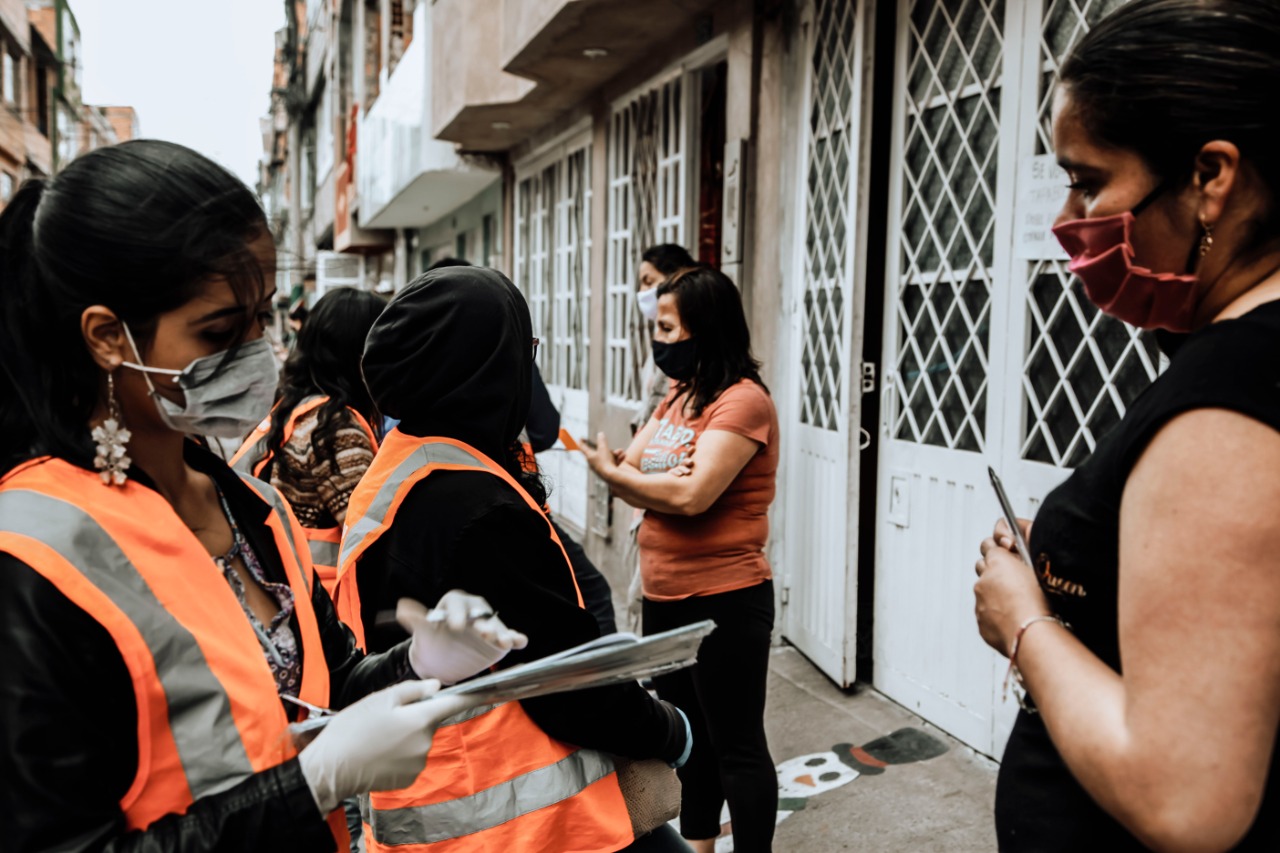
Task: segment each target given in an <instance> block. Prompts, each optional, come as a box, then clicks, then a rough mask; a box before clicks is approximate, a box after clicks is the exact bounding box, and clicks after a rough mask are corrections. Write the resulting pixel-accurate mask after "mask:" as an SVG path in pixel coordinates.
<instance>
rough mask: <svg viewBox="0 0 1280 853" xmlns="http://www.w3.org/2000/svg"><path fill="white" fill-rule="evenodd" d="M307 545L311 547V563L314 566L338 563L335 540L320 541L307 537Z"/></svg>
mask: <svg viewBox="0 0 1280 853" xmlns="http://www.w3.org/2000/svg"><path fill="white" fill-rule="evenodd" d="M307 547H308V548H310V549H311V563H312V564H313V565H315V566H336V565H338V543H337V542H321V541H319V540H316V539H308V540H307Z"/></svg>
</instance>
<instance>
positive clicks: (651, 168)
mask: <svg viewBox="0 0 1280 853" xmlns="http://www.w3.org/2000/svg"><path fill="white" fill-rule="evenodd" d="M684 82H685V77H683V76H680V77H676V78H673V79H671V80H668V81H666V82H665V83H661V84H658V85H656V86H654V87H653V88H650V89H648V90H646V91H644V92H642V93H641V94H639V95H637V96H636V97H635V98H633V99H632V100H630V101H629V102H627V103H625V104H622V105H620V106H619V107H617V108H616V109H615V110H614V113H613V117H612V119H611V121H610V127H609V150H608V163H609V196H608V199H607V204H608V208H607V210H606V220H607V223H608V225H607V233H608V238H609V243H608V246H607V256H606V261H607V263H606V275H607V281H606V284H607V288H606V298H607V304H606V306H605V318H606V319H605V333H606V335H607V336H608V346H607V350H606V360H605V371H606V377H605V389H606V392H607V393H608V396H609V399H610V400H611V401H612V402H615V403H620V404H622V405H634V404H637V403H639V402H640V369H641V367H642V366H643V365H644V361H645V357H646V355H647V353H648V352H649V324H648V323H647V322H645V321H644V318H642V317H641V316H640V312H639V311H638V310H637V309H636V307H635V297H634V295H633V293H634V291H635V287H636V284H635V280H636V265H637V264H639V262H640V253H641V252H642V251H644V250H645V249H646V248H648V247H649V246H652V245H654V244H655V243H678V244H680V245H682V246H683V245H687V244H686V243H685V231H686V210H687V209H688V207H689V198H688V196H689V192H688V190H689V188H688V182H687V180H686V176H687V171H686V160H685V152H686V149H687V142H688V141H687V136H688V122H687V121H686V120H685V115H686V114H685V106H686V104H685V99H684V91H685V89H684Z"/></svg>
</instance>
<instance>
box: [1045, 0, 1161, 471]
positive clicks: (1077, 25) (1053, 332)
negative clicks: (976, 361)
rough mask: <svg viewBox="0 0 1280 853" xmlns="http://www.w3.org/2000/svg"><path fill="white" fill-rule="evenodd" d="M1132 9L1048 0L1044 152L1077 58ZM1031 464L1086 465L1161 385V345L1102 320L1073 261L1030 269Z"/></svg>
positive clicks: (1105, 1) (1087, 0) (1096, 1)
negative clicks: (1086, 43) (1082, 43)
mask: <svg viewBox="0 0 1280 853" xmlns="http://www.w3.org/2000/svg"><path fill="white" fill-rule="evenodd" d="M1121 5H1123V0H1046V2H1045V5H1044V22H1043V26H1042V28H1041V40H1040V58H1041V68H1040V71H1041V73H1040V99H1039V111H1038V115H1037V124H1036V134H1037V137H1036V151H1037V153H1045V152H1048V151H1051V150H1052V136H1051V133H1052V128H1051V125H1050V119H1051V113H1052V108H1053V84H1054V81H1055V80H1056V78H1057V72H1058V68H1059V66H1060V65H1061V63H1062V61H1063V60H1064V59H1065V58H1066V55H1067V53H1068V52H1069V51H1070V50H1071V48H1072V47H1073V46H1074V45H1075V44H1076V42H1077V41H1079V40H1080V37H1081V36H1083V35H1084V34H1085V33H1086V32H1087V31H1088V28H1089V27H1090V26H1091V25H1093V24H1095V23H1097V21H1099V20H1100V19H1101V18H1103V17H1104V16H1105V15H1106V14H1107V13H1109V12H1111V11H1112V10H1113V9H1115V8H1117V7H1119V6H1121ZM1027 271H1028V278H1027V281H1028V290H1027V314H1028V335H1027V352H1026V360H1025V362H1024V369H1023V378H1022V385H1023V392H1024V394H1025V420H1024V424H1025V433H1024V435H1023V441H1022V456H1023V458H1024V459H1031V460H1035V461H1038V462H1047V463H1049V464H1051V465H1057V466H1060V467H1075V466H1076V465H1079V464H1080V463H1081V462H1083V461H1084V460H1085V459H1086V458H1087V457H1088V455H1089V454H1090V453H1092V452H1093V449H1094V447H1096V446H1097V442H1098V439H1099V438H1101V437H1102V435H1103V434H1104V433H1106V431H1107V430H1109V429H1110V428H1111V427H1112V426H1114V425H1115V424H1116V423H1118V422H1119V420H1120V418H1122V417H1123V416H1124V413H1125V410H1126V409H1127V407H1128V406H1129V404H1130V403H1132V402H1133V400H1134V398H1136V397H1137V395H1138V394H1140V393H1141V392H1142V390H1143V389H1144V388H1146V387H1147V385H1149V384H1150V383H1151V381H1152V380H1153V379H1155V377H1156V374H1157V372H1158V369H1159V355H1158V352H1157V350H1156V347H1155V342H1154V341H1153V340H1152V339H1151V337H1150V336H1148V335H1144V334H1143V333H1142V332H1140V331H1139V330H1137V329H1135V328H1133V327H1132V326H1128V325H1126V324H1124V323H1121V322H1120V321H1118V320H1115V319H1113V318H1111V317H1108V316H1106V315H1105V314H1102V313H1101V312H1100V311H1098V310H1097V308H1095V307H1094V306H1093V304H1092V303H1091V302H1089V300H1088V298H1087V297H1086V296H1085V294H1084V290H1083V288H1082V287H1081V286H1080V283H1079V281H1077V280H1075V279H1074V278H1073V277H1072V275H1071V274H1070V273H1069V272H1067V268H1066V263H1065V262H1063V261H1037V262H1034V263H1032V264H1030V265H1029V266H1028V270H1027Z"/></svg>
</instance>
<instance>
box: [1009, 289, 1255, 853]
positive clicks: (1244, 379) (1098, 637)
mask: <svg viewBox="0 0 1280 853" xmlns="http://www.w3.org/2000/svg"><path fill="white" fill-rule="evenodd" d="M1178 344H1179V345H1178V346H1177V348H1176V351H1174V352H1173V354H1172V362H1171V363H1170V365H1169V369H1168V370H1167V371H1165V373H1164V374H1163V375H1162V376H1161V377H1160V378H1159V379H1157V380H1156V382H1155V383H1153V384H1152V385H1151V387H1150V388H1148V389H1147V390H1146V391H1145V392H1144V393H1143V394H1142V395H1140V396H1139V397H1138V399H1137V400H1135V401H1134V403H1133V405H1131V406H1130V407H1129V410H1128V412H1127V413H1126V414H1125V417H1124V419H1123V420H1122V421H1121V422H1120V423H1119V424H1118V425H1116V427H1115V428H1114V429H1113V430H1112V431H1111V432H1110V433H1108V434H1107V435H1106V436H1105V437H1104V438H1103V439H1102V440H1101V441H1099V442H1098V446H1097V448H1096V449H1095V450H1094V452H1093V454H1092V455H1091V456H1090V457H1089V458H1088V459H1087V460H1086V461H1085V463H1084V464H1083V465H1081V466H1080V467H1079V468H1077V469H1076V470H1075V471H1074V472H1073V473H1072V474H1071V476H1070V477H1069V478H1068V479H1067V481H1066V482H1064V483H1063V484H1062V485H1061V486H1059V487H1058V488H1057V489H1054V490H1053V491H1052V492H1050V494H1049V496H1048V497H1047V498H1045V501H1044V504H1043V506H1042V507H1041V509H1040V512H1039V513H1038V514H1037V515H1036V520H1035V525H1034V526H1033V527H1032V531H1031V543H1030V547H1031V553H1032V555H1033V556H1034V558H1035V562H1036V573H1037V575H1038V576H1039V578H1040V586H1041V588H1042V589H1044V591H1045V594H1046V595H1047V597H1048V599H1049V604H1050V606H1051V607H1053V609H1054V611H1055V612H1056V613H1057V614H1058V615H1060V616H1061V617H1062V618H1063V619H1065V620H1066V621H1067V622H1069V623H1070V624H1071V626H1072V628H1073V629H1074V631H1075V634H1076V636H1077V637H1079V638H1080V640H1081V642H1083V643H1084V644H1085V645H1086V646H1088V647H1089V649H1090V650H1091V651H1093V653H1094V654H1096V655H1097V656H1098V657H1099V658H1101V659H1102V660H1103V661H1105V662H1106V663H1107V665H1108V666H1110V667H1111V668H1112V669H1114V670H1116V671H1117V672H1119V671H1120V649H1119V637H1118V626H1117V614H1116V608H1117V602H1116V598H1117V589H1118V580H1119V577H1118V570H1119V567H1118V554H1119V550H1120V538H1119V524H1120V499H1121V496H1122V495H1123V493H1124V486H1125V482H1126V480H1128V478H1129V472H1130V471H1131V470H1132V469H1133V466H1134V464H1135V463H1136V462H1137V461H1138V458H1139V457H1140V456H1141V455H1142V452H1143V450H1144V449H1145V448H1146V446H1147V445H1148V443H1149V442H1150V441H1151V439H1152V438H1153V437H1154V436H1155V434H1156V433H1157V432H1158V431H1159V430H1160V428H1161V427H1162V426H1164V425H1165V424H1166V423H1168V422H1169V420H1171V419H1172V418H1174V417H1176V416H1177V415H1179V414H1182V413H1184V412H1187V411H1189V410H1192V409H1203V408H1222V409H1230V410H1233V411H1237V412H1240V413H1242V414H1244V415H1247V416H1248V417H1251V418H1254V419H1256V420H1258V421H1261V422H1262V423H1265V424H1268V425H1269V426H1271V427H1272V428H1274V429H1276V430H1280V302H1271V303H1268V304H1266V305H1263V306H1260V307H1259V308H1256V309H1255V310H1253V311H1251V312H1250V313H1248V314H1246V315H1245V316H1243V317H1240V318H1237V319H1234V320H1226V321H1223V322H1221V323H1215V324H1212V325H1210V326H1208V327H1206V328H1204V329H1201V330H1200V331H1198V332H1195V333H1194V334H1192V335H1189V336H1187V337H1185V338H1184V339H1182V340H1180V341H1179V342H1178ZM1277 474H1278V475H1280V472H1277ZM1278 756H1280V749H1278V750H1277V751H1273V753H1272V758H1271V771H1270V773H1269V774H1268V779H1267V785H1266V790H1265V792H1264V794H1263V800H1262V805H1261V807H1260V808H1259V810H1258V816H1257V818H1256V819H1255V822H1254V825H1253V827H1252V828H1251V829H1250V831H1249V833H1248V835H1247V836H1246V837H1245V839H1244V841H1243V843H1241V845H1240V846H1239V847H1237V848H1236V849H1237V850H1250V851H1252V850H1267V851H1276V850H1280V779H1278V778H1277V777H1278V775H1280V774H1277V763H1276V762H1277V758H1278ZM996 833H997V835H998V837H999V842H1000V849H1001V850H1004V851H1037V853H1047V851H1079V850H1085V849H1106V850H1107V851H1108V853H1112V851H1114V850H1142V849H1144V848H1143V847H1142V845H1141V844H1139V843H1138V841H1137V840H1136V839H1135V838H1134V837H1133V836H1132V835H1130V834H1129V833H1128V832H1127V831H1126V830H1125V829H1124V828H1123V827H1121V826H1120V824H1119V823H1117V822H1116V821H1115V820H1114V819H1112V818H1111V817H1110V816H1109V815H1107V814H1106V813H1105V812H1104V811H1103V810H1102V809H1101V808H1099V807H1098V805H1097V804H1095V803H1094V802H1093V800H1092V798H1091V797H1090V796H1089V795H1088V794H1087V793H1085V791H1084V789H1083V788H1081V787H1080V785H1079V784H1078V783H1077V782H1076V780H1075V777H1073V776H1072V775H1071V772H1070V771H1069V770H1068V769H1067V767H1066V765H1065V764H1064V763H1063V761H1062V758H1061V757H1060V756H1059V755H1058V751H1057V750H1056V749H1055V748H1054V746H1053V743H1052V741H1050V739H1049V734H1048V732H1047V730H1046V729H1045V727H1044V724H1043V722H1042V721H1041V719H1040V717H1039V716H1037V715H1033V714H1028V713H1027V712H1026V711H1023V712H1021V713H1020V714H1019V715H1018V719H1017V721H1016V723H1015V724H1014V728H1013V733H1012V734H1011V735H1010V738H1009V743H1008V746H1006V747H1005V753H1004V759H1003V761H1002V763H1001V766H1000V775H999V781H998V784H997V787H996ZM1100 844H1106V845H1107V846H1106V847H1100V846H1099V845H1100ZM1086 845H1087V846H1086Z"/></svg>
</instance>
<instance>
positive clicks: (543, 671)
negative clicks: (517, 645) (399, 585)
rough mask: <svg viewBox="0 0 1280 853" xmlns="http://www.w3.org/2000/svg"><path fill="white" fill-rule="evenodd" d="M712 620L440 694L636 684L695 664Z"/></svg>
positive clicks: (622, 639)
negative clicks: (633, 682) (631, 682)
mask: <svg viewBox="0 0 1280 853" xmlns="http://www.w3.org/2000/svg"><path fill="white" fill-rule="evenodd" d="M715 627H716V623H715V622H712V621H711V620H710V619H707V620H704V621H702V622H696V623H694V624H692V625H686V626H685V627H683V628H676V629H675V630H673V631H666V632H664V633H661V634H653V635H652V636H648V637H645V638H643V639H641V638H640V637H637V636H636V635H635V634H610V635H608V636H606V637H601V638H599V639H597V640H592V641H591V642H589V643H583V644H582V645H580V646H575V647H574V648H572V649H565V650H564V651H563V652H558V653H557V654H554V655H548V656H547V657H545V658H540V659H539V660H535V661H529V662H528V663H522V664H517V665H515V666H512V667H508V668H506V669H501V670H498V671H497V672H493V673H490V674H488V675H482V676H480V677H479V678H473V679H470V680H468V681H464V682H462V683H461V684H455V685H454V686H452V687H448V688H445V689H444V690H441V691H440V695H442V696H443V695H452V694H465V695H469V696H475V697H476V698H478V699H480V700H482V701H483V702H486V703H496V702H511V701H513V700H516V699H529V698H532V697H534V696H545V695H546V694H548V693H565V692H567V691H570V690H584V689H586V688H588V687H600V686H602V685H606V684H616V683H618V682H622V681H635V680H636V679H638V678H650V677H652V676H655V675H662V674H663V673H667V672H673V671H675V670H677V669H684V668H685V667H687V666H693V664H694V663H695V662H696V660H697V657H698V647H699V646H700V645H702V639H703V637H705V636H707V635H708V634H710V633H711V632H712V631H714V630H715Z"/></svg>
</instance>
